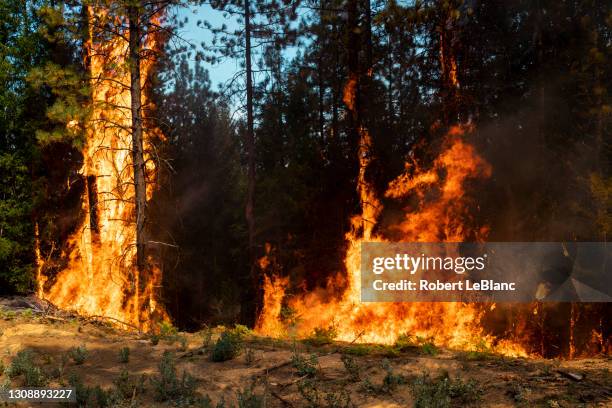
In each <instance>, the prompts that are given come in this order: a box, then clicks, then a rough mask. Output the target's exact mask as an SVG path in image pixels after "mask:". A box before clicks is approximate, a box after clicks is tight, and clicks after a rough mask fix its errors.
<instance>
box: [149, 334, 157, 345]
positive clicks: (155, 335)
mask: <svg viewBox="0 0 612 408" xmlns="http://www.w3.org/2000/svg"><path fill="white" fill-rule="evenodd" d="M149 340H150V341H151V344H152V345H153V346H157V344H158V343H159V334H155V333H154V334H151V337H149Z"/></svg>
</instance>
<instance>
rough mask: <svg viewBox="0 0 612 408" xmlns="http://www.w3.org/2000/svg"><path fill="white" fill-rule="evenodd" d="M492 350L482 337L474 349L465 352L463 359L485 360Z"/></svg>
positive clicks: (491, 353)
mask: <svg viewBox="0 0 612 408" xmlns="http://www.w3.org/2000/svg"><path fill="white" fill-rule="evenodd" d="M492 355H493V351H492V350H491V348H490V347H489V345H488V344H487V342H486V341H485V340H484V339H481V340H480V341H479V342H478V343H477V344H476V345H475V347H474V350H470V351H468V352H467V353H465V359H466V360H471V361H479V360H486V359H488V358H490V357H492Z"/></svg>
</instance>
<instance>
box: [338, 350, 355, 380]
mask: <svg viewBox="0 0 612 408" xmlns="http://www.w3.org/2000/svg"><path fill="white" fill-rule="evenodd" d="M340 360H342V364H344V369H345V370H346V372H347V373H348V375H349V379H350V380H351V381H359V366H358V365H357V363H356V362H355V359H354V358H353V357H351V356H349V355H347V354H343V355H342V357H340Z"/></svg>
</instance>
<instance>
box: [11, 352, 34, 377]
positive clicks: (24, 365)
mask: <svg viewBox="0 0 612 408" xmlns="http://www.w3.org/2000/svg"><path fill="white" fill-rule="evenodd" d="M33 365H34V362H33V357H32V352H31V351H30V350H21V351H18V352H17V355H16V356H15V358H13V361H11V364H10V365H9V366H8V367H7V369H6V375H7V376H8V377H9V378H15V377H17V376H19V375H22V374H25V372H26V371H27V369H28V368H29V367H31V366H33Z"/></svg>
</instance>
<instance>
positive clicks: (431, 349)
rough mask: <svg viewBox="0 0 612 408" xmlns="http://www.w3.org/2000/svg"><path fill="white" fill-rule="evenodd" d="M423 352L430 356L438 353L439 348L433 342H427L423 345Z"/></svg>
mask: <svg viewBox="0 0 612 408" xmlns="http://www.w3.org/2000/svg"><path fill="white" fill-rule="evenodd" d="M421 352H422V353H423V354H427V355H430V356H435V355H436V354H438V348H437V347H436V345H435V344H433V343H431V342H425V343H423V344H422V345H421Z"/></svg>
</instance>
